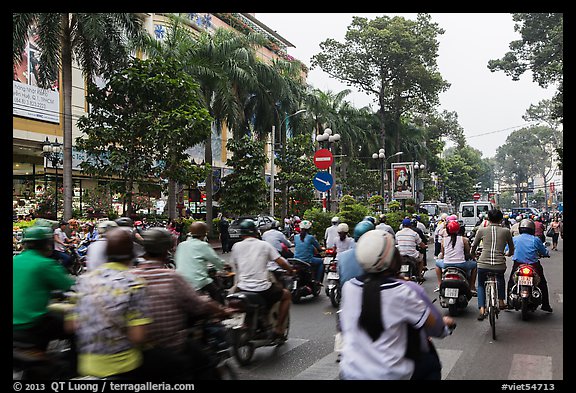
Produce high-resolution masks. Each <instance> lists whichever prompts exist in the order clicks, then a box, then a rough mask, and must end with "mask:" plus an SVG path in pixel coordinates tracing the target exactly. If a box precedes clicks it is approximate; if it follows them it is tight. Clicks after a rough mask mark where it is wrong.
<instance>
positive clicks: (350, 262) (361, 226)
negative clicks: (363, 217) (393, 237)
mask: <svg viewBox="0 0 576 393" xmlns="http://www.w3.org/2000/svg"><path fill="white" fill-rule="evenodd" d="M373 229H375V228H374V225H373V224H372V223H371V222H370V221H360V222H359V223H358V224H356V226H355V227H354V243H355V244H356V243H358V239H360V236H362V235H363V234H365V233H366V232H368V231H371V230H373ZM337 269H338V274H339V276H340V287H342V285H344V283H345V282H346V281H348V280H350V279H351V278H354V277H358V276H360V275H362V274H364V269H362V267H361V266H360V265H359V264H358V262H357V261H356V255H355V254H354V247H352V248H350V249H349V250H346V251H344V252H343V253H341V254H339V255H338V265H337Z"/></svg>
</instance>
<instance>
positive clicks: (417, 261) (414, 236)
mask: <svg viewBox="0 0 576 393" xmlns="http://www.w3.org/2000/svg"><path fill="white" fill-rule="evenodd" d="M396 243H397V244H398V251H400V255H401V256H402V257H404V258H407V259H409V260H410V263H412V264H413V265H414V267H415V270H416V272H415V273H416V276H417V277H422V271H423V267H424V263H423V261H422V254H421V253H420V251H418V248H421V249H426V247H427V245H426V243H424V242H423V241H422V239H421V238H420V235H419V234H418V233H417V232H416V231H415V230H413V228H412V220H410V219H409V218H405V219H404V220H402V229H401V230H399V231H398V232H396Z"/></svg>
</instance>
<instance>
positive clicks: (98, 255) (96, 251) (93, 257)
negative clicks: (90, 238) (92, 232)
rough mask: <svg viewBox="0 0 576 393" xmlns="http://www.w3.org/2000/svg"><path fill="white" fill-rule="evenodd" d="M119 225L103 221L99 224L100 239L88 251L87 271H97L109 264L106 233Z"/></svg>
mask: <svg viewBox="0 0 576 393" xmlns="http://www.w3.org/2000/svg"><path fill="white" fill-rule="evenodd" d="M117 227H118V224H116V222H115V221H110V220H107V221H102V222H101V223H99V224H98V229H97V230H98V233H99V237H98V240H96V241H95V242H94V243H92V244H91V245H90V247H88V251H86V271H87V272H89V271H91V270H94V269H96V268H97V267H98V266H100V265H102V264H104V263H106V262H108V255H107V254H106V232H108V230H109V229H111V228H117Z"/></svg>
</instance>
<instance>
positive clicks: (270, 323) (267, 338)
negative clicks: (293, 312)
mask: <svg viewBox="0 0 576 393" xmlns="http://www.w3.org/2000/svg"><path fill="white" fill-rule="evenodd" d="M281 282H282V281H280V283H281ZM274 285H278V284H274ZM226 304H227V305H228V307H229V308H232V309H234V310H236V312H235V313H234V315H233V317H232V318H230V319H225V320H223V321H222V323H223V324H224V325H225V326H226V327H227V328H228V329H229V331H228V337H229V340H230V342H231V345H232V354H233V356H234V359H236V361H237V362H238V364H240V365H241V366H246V365H248V364H250V361H251V360H252V357H253V356H254V351H255V350H256V348H259V347H266V346H268V347H270V346H281V345H283V344H284V342H285V341H286V340H288V332H289V329H290V315H288V316H287V318H286V320H285V321H284V328H285V334H284V336H283V337H281V338H277V337H275V335H274V330H275V328H276V324H277V322H278V309H279V306H280V302H277V303H275V304H274V305H273V306H272V307H270V308H269V307H267V305H266V302H265V301H264V299H263V298H262V297H261V296H260V295H259V294H257V293H254V292H244V291H239V292H235V293H232V294H229V295H228V296H227V297H226Z"/></svg>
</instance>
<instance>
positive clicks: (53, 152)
mask: <svg viewBox="0 0 576 393" xmlns="http://www.w3.org/2000/svg"><path fill="white" fill-rule="evenodd" d="M61 153H62V144H61V143H59V142H58V138H56V140H55V141H54V142H50V141H49V140H48V137H46V140H45V141H44V142H43V143H42V155H43V156H44V158H46V161H44V175H46V167H47V165H46V164H47V162H48V161H50V163H51V164H52V167H53V168H55V169H56V180H55V192H54V205H55V206H54V217H55V218H56V220H58V165H60V164H62V162H63V160H62V157H60V154H61ZM45 192H46V191H45Z"/></svg>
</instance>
